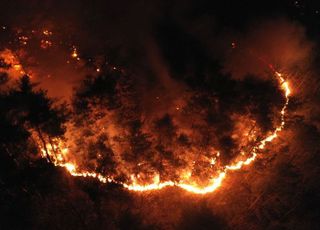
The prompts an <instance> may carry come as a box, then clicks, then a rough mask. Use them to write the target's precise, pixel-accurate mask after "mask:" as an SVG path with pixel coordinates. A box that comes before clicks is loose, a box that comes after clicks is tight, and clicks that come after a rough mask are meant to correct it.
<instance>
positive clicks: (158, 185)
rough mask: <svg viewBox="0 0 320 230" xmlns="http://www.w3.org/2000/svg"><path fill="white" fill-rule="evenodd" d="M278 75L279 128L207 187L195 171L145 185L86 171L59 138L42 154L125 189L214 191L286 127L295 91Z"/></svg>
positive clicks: (70, 169)
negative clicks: (194, 176)
mask: <svg viewBox="0 0 320 230" xmlns="http://www.w3.org/2000/svg"><path fill="white" fill-rule="evenodd" d="M72 57H74V58H77V57H78V54H77V53H76V49H74V50H73V53H72ZM274 76H275V77H276V78H277V80H278V82H279V85H280V86H281V89H282V91H283V93H284V95H285V98H286V101H285V104H284V106H283V107H282V109H281V111H280V118H281V122H280V124H279V126H277V127H276V128H275V130H274V131H273V132H272V133H270V134H269V135H268V136H267V137H265V138H264V139H263V140H261V141H260V142H258V143H257V144H256V145H255V146H254V147H253V148H252V150H251V152H248V153H241V156H248V158H247V159H245V160H238V161H235V162H233V163H232V164H230V165H226V166H224V167H223V169H222V170H221V171H220V172H219V173H218V174H217V176H215V177H212V178H211V179H210V181H209V183H208V184H207V185H206V186H199V185H198V184H197V183H194V182H192V181H191V182H190V180H189V178H190V175H191V173H189V174H188V176H186V177H185V178H186V179H180V180H179V181H171V180H169V181H160V176H159V175H158V174H157V175H155V176H154V177H153V181H152V183H149V184H141V183H140V182H139V180H138V178H137V177H136V176H134V175H132V176H131V182H130V183H123V182H120V181H117V180H115V179H114V178H112V177H108V176H104V175H102V174H99V173H96V172H90V171H86V170H82V169H80V168H79V167H78V166H77V164H76V163H74V162H72V161H70V160H68V152H69V151H68V148H67V147H65V146H63V142H62V141H61V140H59V139H55V140H54V142H55V143H56V144H53V145H52V144H47V145H46V146H45V147H44V148H42V149H41V150H42V156H43V157H46V158H49V159H50V160H51V162H52V163H53V164H54V165H56V166H60V167H64V168H65V169H66V170H67V171H68V172H69V173H70V174H71V175H73V176H77V177H91V178H96V179H98V180H99V181H100V182H102V183H110V182H113V183H116V184H120V185H122V186H123V187H124V188H126V189H128V190H131V191H137V192H144V191H152V190H160V189H163V188H165V187H170V186H171V187H172V186H176V187H179V188H182V189H184V190H186V191H188V192H191V193H195V194H207V193H211V192H213V191H215V190H216V189H217V188H219V187H220V186H221V184H222V182H223V180H224V179H225V178H226V176H227V174H228V172H229V171H236V170H239V169H241V168H242V167H244V166H246V165H250V164H251V163H252V162H253V161H254V160H255V159H256V157H257V155H258V151H260V150H262V149H264V148H265V146H266V144H267V143H268V142H272V141H273V140H274V139H275V138H276V137H277V136H278V133H279V132H280V131H281V130H282V129H283V128H284V125H285V114H286V110H287V106H288V104H289V96H290V94H291V90H290V87H289V83H288V81H287V80H285V79H284V77H283V76H282V74H281V73H279V72H277V71H275V72H274ZM219 155H220V153H219V152H218V153H217V157H218V156H219ZM215 160H216V159H215V158H214V159H211V164H215V162H216V161H215Z"/></svg>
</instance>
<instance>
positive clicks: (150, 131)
mask: <svg viewBox="0 0 320 230" xmlns="http://www.w3.org/2000/svg"><path fill="white" fill-rule="evenodd" d="M272 79H273V78H272V73H270V80H259V78H256V77H253V76H248V77H247V78H246V79H244V80H241V81H239V80H234V79H232V78H231V77H230V76H229V75H223V74H221V73H215V75H212V76H210V78H208V80H207V82H205V84H207V86H208V87H207V89H206V90H203V89H202V90H199V89H197V88H196V87H190V86H188V85H187V84H184V83H182V82H178V81H174V80H172V82H174V84H176V85H177V86H179V88H180V89H179V90H177V91H178V94H176V93H175V92H172V91H170V90H168V88H169V89H170V87H171V86H168V85H156V86H154V87H153V88H149V89H145V90H146V91H144V92H143V95H142V94H141V93H140V91H138V86H137V85H136V84H135V82H134V76H131V75H126V74H122V73H119V72H115V71H112V70H106V71H105V72H104V73H102V74H99V75H97V76H91V77H88V78H87V79H85V80H84V81H83V83H82V84H81V86H80V87H79V88H78V89H77V90H76V92H75V95H74V97H73V100H72V116H71V119H70V121H69V122H68V123H67V124H66V127H67V131H66V134H65V140H66V142H65V143H64V145H65V147H68V152H69V153H68V155H67V158H68V161H70V162H73V163H74V164H75V165H77V167H78V168H79V169H82V170H87V171H90V172H96V173H99V174H102V175H105V176H107V177H110V178H113V179H114V180H116V181H121V182H122V183H132V181H135V182H137V183H139V184H149V183H159V182H161V181H174V182H178V181H184V182H185V183H192V184H196V185H198V186H206V185H208V183H209V182H210V179H212V178H214V177H216V176H218V174H219V173H220V172H221V171H222V170H223V168H224V167H225V165H228V164H230V163H231V162H234V161H235V160H236V159H237V160H240V159H243V160H245V159H246V158H247V157H248V156H250V152H251V151H252V148H253V147H254V145H256V144H257V142H259V141H261V140H262V139H263V138H264V137H265V136H266V135H267V134H269V133H270V132H271V131H272V130H273V129H274V128H275V127H276V126H277V125H278V124H279V122H280V120H279V111H280V110H281V106H282V105H283V103H284V100H285V98H284V97H283V95H282V93H281V90H280V88H279V87H278V82H277V81H275V80H272ZM172 82H171V83H172ZM145 95H150V97H149V98H148V102H147V103H148V106H149V107H148V108H146V107H145V105H146V102H145V101H144V98H145ZM151 106H152V107H151ZM151 110H152V111H153V112H150V111H151Z"/></svg>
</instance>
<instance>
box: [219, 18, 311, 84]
mask: <svg viewBox="0 0 320 230" xmlns="http://www.w3.org/2000/svg"><path fill="white" fill-rule="evenodd" d="M233 39H234V40H232V42H233V47H232V44H230V48H232V49H230V50H229V52H228V53H226V56H225V61H224V67H225V71H226V72H229V73H231V74H232V75H233V77H235V78H237V79H242V78H243V77H245V76H246V75H248V74H254V75H257V76H264V77H265V73H266V70H267V69H268V66H269V65H270V64H271V65H272V66H274V67H275V68H276V69H278V70H281V71H285V72H288V73H291V72H296V71H300V72H302V71H306V70H307V69H308V68H310V65H311V64H312V59H313V56H314V55H313V48H314V44H313V43H312V42H311V41H310V40H308V39H307V37H306V32H305V29H304V28H303V27H302V26H301V25H300V24H298V23H295V22H292V21H289V20H286V19H277V20H265V21H262V22H257V23H254V24H253V25H251V26H250V28H248V29H247V31H246V32H245V33H244V34H238V35H235V36H234V38H233Z"/></svg>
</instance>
